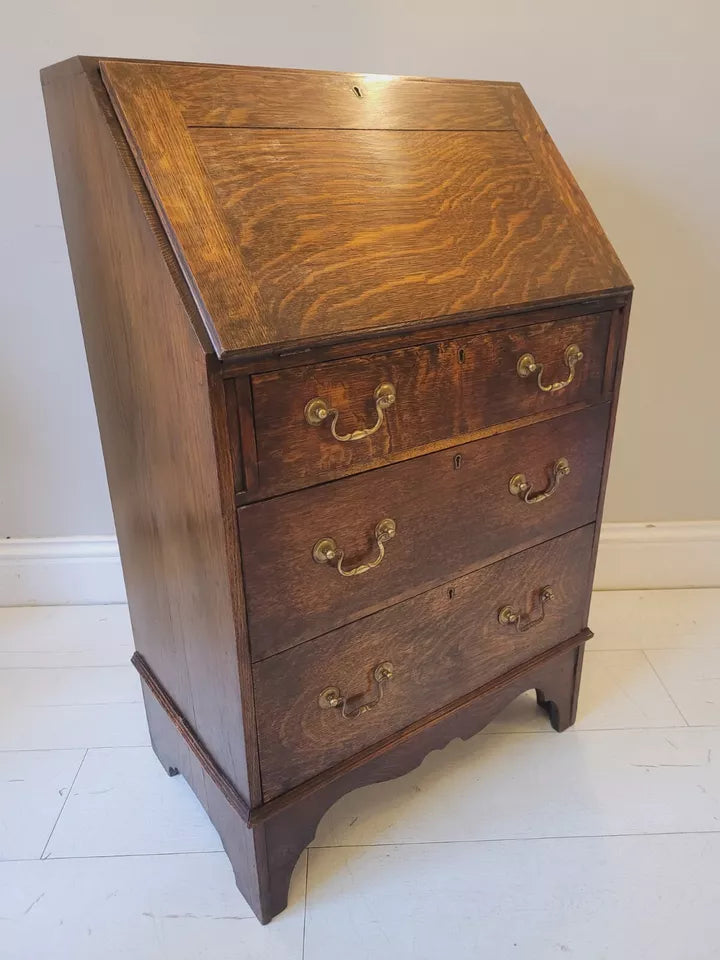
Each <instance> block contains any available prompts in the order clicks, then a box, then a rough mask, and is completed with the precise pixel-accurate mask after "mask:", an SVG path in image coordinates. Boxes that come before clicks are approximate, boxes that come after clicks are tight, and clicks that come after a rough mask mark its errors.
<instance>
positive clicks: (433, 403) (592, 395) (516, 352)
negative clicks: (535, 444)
mask: <svg viewBox="0 0 720 960" xmlns="http://www.w3.org/2000/svg"><path fill="white" fill-rule="evenodd" d="M610 316H611V315H610V314H609V313H607V314H600V315H598V316H594V317H584V318H581V319H572V320H570V319H568V320H562V321H555V322H552V321H551V322H548V323H543V324H537V325H534V326H527V327H520V328H518V329H511V330H507V331H503V332H499V333H492V334H485V335H482V336H473V337H461V338H458V339H455V340H447V341H441V342H439V343H434V344H428V345H425V346H421V347H411V348H409V349H405V350H395V351H393V352H391V353H385V354H375V355H372V356H369V357H355V358H353V359H350V360H344V361H335V362H331V363H325V364H321V365H317V366H305V367H295V368H293V369H291V370H280V371H276V372H273V373H266V374H260V375H259V376H255V377H253V378H252V393H253V396H252V403H253V409H254V416H255V433H256V436H257V447H258V453H257V455H258V470H259V489H260V492H261V494H262V495H263V496H269V495H273V494H277V493H284V492H285V491H287V490H291V489H297V488H298V487H304V486H309V485H311V484H313V483H320V482H322V481H327V480H331V479H333V478H334V477H340V476H345V475H346V474H350V473H357V472H358V471H360V470H363V469H367V468H369V467H376V466H381V465H382V464H384V463H391V462H393V461H396V460H402V459H406V458H408V457H411V456H417V455H418V454H421V453H427V452H429V451H430V450H432V449H438V448H439V447H442V446H450V445H452V444H455V443H457V442H458V441H459V440H470V439H473V435H476V434H477V433H478V432H479V431H481V430H483V429H486V428H487V427H490V426H492V425H494V424H498V423H502V422H503V421H512V420H518V419H520V418H522V417H525V416H533V415H535V414H541V413H544V412H546V411H550V410H556V409H559V408H561V407H565V406H567V405H569V404H571V403H577V402H585V403H597V402H598V401H600V400H602V399H604V398H605V397H606V396H608V397H609V393H607V394H605V393H604V389H603V379H604V376H605V358H606V354H607V343H608V334H609V329H610ZM572 343H575V344H577V345H578V346H579V347H580V349H581V350H582V351H583V354H584V356H583V359H582V360H581V361H580V362H579V363H578V365H577V367H576V369H575V379H574V381H573V382H572V383H571V384H570V385H569V386H568V387H566V388H565V389H564V390H559V391H557V392H555V393H543V392H542V391H540V390H538V388H537V380H536V378H531V379H528V380H523V379H521V378H520V377H518V374H517V362H518V359H519V358H520V357H521V356H522V355H523V354H524V353H527V352H530V353H532V354H533V355H534V356H535V357H536V359H537V360H538V361H540V362H543V361H544V362H545V374H544V376H545V379H548V378H550V379H552V380H562V379H563V378H564V377H566V376H567V372H568V371H567V368H566V366H565V364H564V359H563V358H564V354H565V349H566V347H568V346H569V345H570V344H572ZM383 382H389V383H392V384H393V385H394V386H395V388H396V395H397V400H396V402H395V404H394V406H392V407H391V408H390V409H388V411H387V412H386V414H385V421H384V424H383V426H382V427H381V429H380V430H379V431H378V432H377V433H374V434H373V435H372V436H370V437H367V438H365V439H362V440H357V441H351V442H345V443H342V442H338V441H337V440H335V439H334V438H333V437H332V434H331V433H330V430H329V425H328V424H327V423H325V424H323V425H322V426H319V427H318V426H312V425H310V424H308V423H307V422H306V420H305V417H304V409H305V404H306V403H307V402H308V401H309V400H311V399H312V398H313V397H322V398H323V399H324V400H326V401H327V402H328V403H329V405H330V406H331V407H333V408H336V409H338V410H339V411H340V414H341V415H340V418H339V420H338V428H337V429H338V431H339V432H340V433H341V434H342V433H348V432H350V431H353V430H358V429H362V428H364V427H368V426H370V425H372V424H373V423H374V422H375V420H376V412H375V402H374V391H375V388H376V387H377V386H378V385H379V384H380V383H383Z"/></svg>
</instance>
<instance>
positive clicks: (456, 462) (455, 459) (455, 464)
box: [453, 453, 462, 470]
mask: <svg viewBox="0 0 720 960" xmlns="http://www.w3.org/2000/svg"><path fill="white" fill-rule="evenodd" d="M461 466H462V456H461V454H459V453H456V454H455V456H454V457H453V467H454V468H455V470H459V469H460V467H461Z"/></svg>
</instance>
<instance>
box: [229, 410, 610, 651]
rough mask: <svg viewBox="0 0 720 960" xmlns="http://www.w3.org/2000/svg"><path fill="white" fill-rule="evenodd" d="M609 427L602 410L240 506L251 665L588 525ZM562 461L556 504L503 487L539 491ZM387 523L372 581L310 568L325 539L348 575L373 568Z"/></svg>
mask: <svg viewBox="0 0 720 960" xmlns="http://www.w3.org/2000/svg"><path fill="white" fill-rule="evenodd" d="M607 418H608V406H607V404H601V405H599V406H596V407H591V408H589V409H588V410H585V411H582V412H579V413H573V414H568V415H567V416H562V417H557V418H555V419H554V420H551V421H545V422H542V423H538V424H535V425H533V426H530V427H524V428H522V429H520V430H513V431H510V432H508V433H503V434H499V435H497V436H494V437H490V438H488V439H484V440H477V441H474V442H473V443H467V444H462V445H460V446H457V447H453V448H451V449H450V450H444V451H441V452H439V453H432V454H428V455H427V456H424V457H419V458H417V459H415V460H408V461H405V462H403V463H396V464H392V465H390V466H388V467H382V468H380V469H378V470H372V471H370V472H368V473H364V474H359V475H356V476H353V477H346V478H344V479H342V480H336V481H334V482H332V483H327V484H322V485H320V486H317V487H311V488H310V489H308V490H302V491H299V492H297V493H289V494H285V495H284V496H282V497H276V498H274V499H271V500H265V501H263V502H262V503H256V504H250V505H249V506H245V507H241V508H240V509H239V510H238V517H239V527H240V537H241V542H242V550H243V556H244V558H245V560H244V574H245V596H246V602H247V614H248V623H249V626H250V644H251V649H252V655H253V659H254V660H259V659H263V658H264V657H267V656H269V655H270V654H272V653H277V652H278V651H280V650H283V649H287V648H288V647H290V646H293V645H295V644H298V643H300V642H302V641H303V640H307V639H309V638H311V637H314V636H317V635H318V634H320V633H323V632H325V631H328V630H330V629H333V628H334V627H337V626H340V625H341V624H343V623H348V622H350V621H351V620H355V619H357V618H359V617H361V616H366V615H367V614H369V613H373V612H375V611H376V610H378V609H380V608H381V607H383V606H385V605H387V604H388V603H391V602H393V601H397V600H400V599H404V598H405V597H408V596H411V595H412V594H415V593H419V592H421V591H422V590H425V589H427V588H428V587H430V586H432V585H433V584H437V583H442V582H444V581H446V580H449V579H452V578H455V577H457V576H459V575H460V574H462V573H465V572H468V571H470V570H473V569H476V568H477V567H479V566H481V565H482V564H483V563H487V562H489V561H490V560H492V559H495V558H497V557H498V556H500V555H502V554H504V553H510V552H513V551H516V550H520V549H522V548H523V547H527V546H531V545H532V544H533V543H537V542H539V541H541V540H547V539H549V538H551V537H554V536H557V535H559V534H561V533H565V532H567V531H568V530H572V529H573V528H575V527H580V526H582V525H584V524H586V523H590V522H591V521H592V520H593V519H594V516H595V511H596V508H597V497H598V489H599V484H600V469H601V464H602V458H603V450H604V447H605V438H606V432H607ZM458 455H459V456H460V457H461V461H460V465H459V467H458V466H457V465H456V464H457V461H456V460H455V458H456V456H458ZM559 457H567V459H568V460H569V462H570V466H571V471H570V475H569V476H567V477H564V478H563V479H562V480H561V482H560V484H559V487H558V490H557V492H556V494H555V495H554V496H552V497H550V498H549V499H547V500H545V501H544V502H542V503H538V504H533V505H529V504H527V503H524V502H522V501H521V500H520V499H519V498H518V497H515V496H512V495H511V494H510V492H509V489H508V483H509V481H510V478H511V477H512V476H513V474H515V473H518V472H523V473H525V474H526V475H527V476H528V479H529V480H530V482H531V483H532V484H533V486H534V487H535V489H536V490H541V489H543V488H544V487H545V486H546V484H547V482H548V470H549V467H550V465H551V464H552V463H553V462H554V461H555V460H557V459H558V458H559ZM386 517H389V518H391V519H393V520H395V522H396V524H397V534H396V536H395V538H394V539H393V540H391V541H389V542H388V543H387V545H386V553H385V559H384V560H383V562H382V563H381V564H380V566H378V567H376V568H375V569H374V570H371V571H369V572H368V573H365V574H361V575H359V576H354V577H349V578H346V577H341V576H340V575H339V574H338V572H337V570H336V569H335V568H334V567H333V566H332V565H330V564H318V563H316V562H315V561H314V560H313V556H312V551H313V546H314V544H315V543H316V542H317V541H318V540H320V539H321V538H323V537H332V538H333V539H334V540H335V541H336V542H337V544H338V546H339V547H340V548H341V549H343V550H344V551H345V554H346V556H345V561H344V563H345V566H346V567H347V566H355V565H356V564H358V563H360V562H365V561H366V560H368V559H371V558H373V557H374V556H375V555H376V554H377V546H376V545H375V541H374V530H375V526H376V524H377V523H378V522H379V521H381V520H383V519H385V518H386Z"/></svg>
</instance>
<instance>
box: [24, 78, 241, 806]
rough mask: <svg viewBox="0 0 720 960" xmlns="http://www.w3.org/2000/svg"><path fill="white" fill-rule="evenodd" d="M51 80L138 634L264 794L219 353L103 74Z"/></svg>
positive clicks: (157, 666)
mask: <svg viewBox="0 0 720 960" xmlns="http://www.w3.org/2000/svg"><path fill="white" fill-rule="evenodd" d="M43 81H44V82H43V91H44V94H45V99H46V105H47V113H48V122H49V127H50V135H51V141H52V147H53V157H54V161H55V169H56V176H57V180H58V185H59V189H60V196H61V206H62V214H63V221H64V224H65V232H66V235H67V238H68V246H69V250H70V259H71V263H72V269H73V278H74V281H75V290H76V294H77V300H78V306H79V309H80V316H81V319H82V325H83V335H84V339H85V347H86V351H87V355H88V362H89V367H90V376H91V380H92V386H93V393H94V396H95V406H96V409H97V415H98V422H99V424H100V432H101V437H102V443H103V453H104V457H105V466H106V469H107V474H108V482H109V486H110V495H111V498H112V503H113V512H114V515H115V526H116V529H117V535H118V542H119V545H120V552H121V555H122V559H123V574H124V577H125V585H126V589H127V594H128V600H129V604H130V616H131V620H132V625H133V634H134V638H135V645H136V648H137V649H138V650H139V651H140V652H141V653H142V654H143V656H144V657H145V659H146V660H147V662H148V663H149V664H150V665H151V667H152V669H153V671H154V672H155V673H156V674H157V675H158V676H159V677H161V678H162V681H163V684H164V685H165V687H166V688H167V689H168V690H169V691H170V693H171V695H172V697H173V698H174V700H175V701H176V703H177V704H178V705H179V707H180V709H181V710H182V711H183V713H184V714H185V715H186V716H187V717H188V718H189V719H190V721H191V722H192V724H193V726H195V727H196V728H197V729H200V730H202V731H203V737H204V739H205V742H206V743H207V745H208V748H209V749H210V750H211V751H212V753H213V755H214V756H215V758H216V760H217V761H218V763H219V764H220V765H221V766H222V768H223V769H224V770H225V772H226V774H227V776H228V777H229V779H230V780H231V781H232V783H233V784H234V785H235V787H236V788H237V789H238V790H239V791H240V793H241V794H242V795H243V796H245V797H246V798H247V799H248V800H249V801H250V802H255V800H256V796H257V789H258V787H259V784H258V782H257V768H256V763H255V764H254V763H253V760H252V757H253V755H254V754H255V751H256V747H255V741H254V731H253V728H252V727H251V726H248V725H246V724H244V722H243V701H242V697H241V690H240V677H239V666H238V653H237V650H238V647H237V632H238V631H239V632H240V636H242V635H243V631H244V623H243V622H242V621H239V622H236V619H235V615H234V604H235V603H238V604H239V603H241V596H240V598H235V599H234V598H233V596H232V594H233V592H234V591H238V590H241V585H240V583H239V580H238V579H237V572H236V571H234V570H233V563H232V556H233V553H237V536H236V533H235V532H234V530H233V527H232V526H226V524H228V523H230V524H233V512H234V507H233V493H232V479H231V476H230V471H229V469H228V470H225V471H221V469H220V464H219V460H218V451H217V448H216V444H215V431H216V429H219V430H224V423H225V422H226V419H227V414H226V412H225V411H224V409H222V410H214V409H213V403H212V399H211V394H212V391H213V389H214V387H212V386H211V383H212V381H213V380H214V381H216V383H217V387H218V388H221V387H222V383H221V380H220V377H219V369H218V368H217V361H215V360H214V358H212V357H211V358H210V359H211V360H213V364H214V366H213V367H210V368H209V367H208V357H207V356H206V352H205V350H204V349H203V346H202V345H201V344H200V342H199V341H198V338H197V336H196V334H195V332H194V330H193V326H192V325H191V323H190V320H189V318H188V315H187V312H186V310H185V307H184V305H183V302H182V300H181V298H180V296H179V295H178V293H177V290H176V287H175V285H174V283H173V280H172V278H171V276H170V274H169V272H168V270H167V268H166V266H165V262H164V258H163V255H162V252H161V250H160V248H159V246H158V244H157V243H156V240H155V234H154V231H153V229H152V228H151V225H150V223H149V222H148V219H147V215H146V210H147V209H148V208H145V210H144V209H143V207H142V205H141V203H140V202H139V200H138V196H137V193H136V185H134V184H133V182H132V181H131V180H130V178H129V176H128V173H127V168H126V166H125V164H124V162H123V159H122V157H121V156H120V155H119V153H118V150H117V148H116V146H115V144H116V139H115V137H116V136H118V135H120V134H119V131H117V132H116V134H115V135H114V134H113V131H112V129H111V127H110V125H109V123H108V119H107V115H106V114H105V113H104V112H103V111H102V109H101V107H100V105H99V103H98V97H99V96H100V95H101V94H102V87H101V86H99V88H98V87H95V86H94V85H93V84H92V83H91V80H90V79H89V77H88V74H87V73H86V70H85V65H84V64H83V63H81V62H78V63H77V65H76V68H75V70H74V71H73V72H72V73H71V74H70V75H69V76H67V77H65V78H62V79H57V80H53V75H52V72H50V73H47V74H45V75H44V77H43ZM88 197H91V198H92V201H91V202H89V201H88ZM150 209H151V208H150ZM160 361H162V362H160ZM214 417H216V418H217V420H218V425H217V427H216V425H215V424H214V422H213V419H214ZM226 456H227V455H226ZM221 460H222V458H221ZM180 479H181V480H182V482H179V480H180ZM227 537H230V538H231V539H230V541H229V542H228V540H227V539H226V538H227ZM250 697H251V694H250ZM246 735H247V738H248V741H247V742H246ZM253 771H254V773H253ZM253 776H254V777H255V783H252V782H251V778H252V777H253Z"/></svg>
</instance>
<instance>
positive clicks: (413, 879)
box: [0, 590, 720, 960]
mask: <svg viewBox="0 0 720 960" xmlns="http://www.w3.org/2000/svg"><path fill="white" fill-rule="evenodd" d="M719 609H720V590H696V591H692V590H668V591H654V592H622V593H599V594H596V595H595V598H594V601H593V610H592V615H591V620H590V625H591V627H592V628H593V629H594V630H595V632H596V638H595V639H594V640H593V641H591V643H590V644H589V645H588V650H587V654H586V660H585V664H586V666H585V673H584V677H583V688H582V692H581V700H580V711H579V715H578V721H577V724H576V726H575V728H574V729H573V730H570V731H567V732H566V733H564V734H562V735H558V734H555V733H554V732H553V731H552V730H551V729H550V727H549V725H548V723H547V718H546V717H545V714H544V713H542V712H541V711H539V710H538V708H537V706H536V705H535V703H534V699H533V698H532V697H531V696H530V695H525V696H523V697H520V698H519V699H518V700H516V701H515V703H513V704H511V705H510V707H509V708H508V709H507V710H506V711H505V712H504V713H503V714H502V715H501V716H500V717H498V718H497V719H496V720H495V721H494V722H493V723H492V724H491V725H490V726H488V727H487V728H486V729H485V731H483V732H482V733H481V734H479V735H477V736H476V737H474V738H472V739H471V740H469V741H467V742H462V741H454V742H453V743H451V744H450V745H449V746H448V747H447V748H446V749H445V750H444V751H441V752H438V753H434V754H431V755H430V756H429V757H428V758H427V759H426V760H425V762H424V763H423V764H422V765H421V766H420V767H419V768H418V769H417V770H415V771H413V772H412V773H410V774H408V776H406V777H404V778H402V779H400V780H395V781H390V782H388V783H384V784H377V785H374V786H372V787H367V788H365V789H362V790H358V791H356V792H355V793H353V794H350V795H348V796H347V797H344V798H343V799H342V800H340V801H339V803H338V804H336V805H335V807H333V808H332V809H331V810H330V811H329V812H328V814H327V815H326V816H325V818H324V819H323V821H322V823H321V825H320V828H319V830H318V834H317V837H316V839H315V841H314V844H313V846H312V848H311V849H310V851H309V854H308V855H304V856H303V857H302V858H301V860H300V863H299V864H298V867H297V869H296V871H295V873H294V876H293V883H292V889H291V898H290V906H289V908H288V910H287V911H286V912H285V913H283V914H281V915H280V916H279V917H278V918H277V919H276V920H274V921H273V922H272V923H271V924H270V925H269V926H267V927H261V926H260V925H259V924H258V923H257V922H256V921H255V920H254V919H253V918H252V914H251V912H250V910H249V908H248V907H247V905H246V904H245V902H244V900H243V899H242V897H241V896H240V895H239V893H238V892H237V891H236V889H235V887H234V885H233V880H232V871H231V869H230V867H229V864H228V862H227V860H226V858H225V856H224V855H223V854H222V853H219V852H218V851H219V849H220V845H219V841H218V838H217V835H216V833H215V831H214V829H213V828H212V826H211V825H210V824H209V822H208V821H207V819H206V817H205V815H204V813H203V811H202V808H201V807H200V805H199V803H198V802H197V800H196V799H195V797H194V796H193V794H192V792H191V791H190V790H189V788H188V787H187V785H186V784H185V783H184V782H183V780H182V778H181V777H175V778H172V779H171V778H169V777H167V776H166V775H165V773H164V771H163V770H162V769H161V767H160V765H159V764H158V763H157V761H156V760H155V758H154V756H153V754H152V752H151V750H150V747H149V746H148V736H147V726H146V724H145V720H144V714H143V708H142V702H141V698H140V692H139V687H138V683H137V679H136V677H135V676H134V675H133V672H132V670H131V669H130V668H129V667H128V665H127V661H128V658H129V656H130V653H131V650H132V642H131V635H130V626H129V620H128V617H127V611H126V609H125V608H124V607H122V606H96V607H88V606H84V607H39V608H37V607H36V608H4V609H0V960H46V958H47V960H50V958H53V960H55V958H59V957H63V958H64V957H72V958H73V960H91V958H92V960H95V958H97V957H103V958H104V960H116V958H117V960H119V958H125V957H132V958H133V960H161V958H162V960H165V958H167V957H173V960H186V958H187V960H230V958H233V960H234V958H242V960H255V958H258V960H260V958H262V960H286V958H288V960H303V958H304V960H320V958H321V957H323V958H325V957H326V956H327V955H328V953H329V952H331V953H333V954H335V953H340V954H342V956H343V957H346V958H347V960H353V958H356V957H357V958H360V957H362V958H367V957H372V958H374V960H385V958H387V960H390V958H392V960H402V958H406V957H407V958H414V960H415V958H417V960H420V958H428V960H430V958H432V960H434V958H437V957H442V956H446V955H447V954H448V952H451V953H452V956H453V957H456V958H461V960H464V958H468V960H470V958H472V960H477V958H481V957H486V956H488V957H497V958H499V960H504V958H506V957H513V958H519V960H531V958H532V960H545V958H551V957H553V958H554V957H566V956H567V957H573V956H575V957H578V958H582V960H605V958H612V960H635V958H637V957H638V956H648V957H653V958H654V960H716V958H717V957H718V956H719V955H720V911H718V908H717V905H718V903H720V871H718V869H717V864H718V862H720V634H719V632H718V627H717V624H718V622H720V618H718V610H719Z"/></svg>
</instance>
